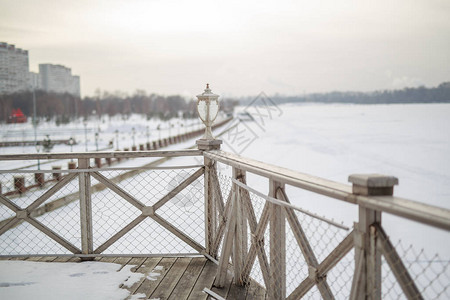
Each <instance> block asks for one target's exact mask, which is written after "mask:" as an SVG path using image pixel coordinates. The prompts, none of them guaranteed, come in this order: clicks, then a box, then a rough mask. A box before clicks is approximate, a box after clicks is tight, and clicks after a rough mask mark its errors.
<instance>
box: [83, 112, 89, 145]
mask: <svg viewBox="0 0 450 300" xmlns="http://www.w3.org/2000/svg"><path fill="white" fill-rule="evenodd" d="M83 125H84V143H85V146H86V147H85V149H86V152H87V151H88V146H87V142H88V141H87V120H84V121H83Z"/></svg>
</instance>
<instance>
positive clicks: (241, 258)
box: [203, 150, 450, 299]
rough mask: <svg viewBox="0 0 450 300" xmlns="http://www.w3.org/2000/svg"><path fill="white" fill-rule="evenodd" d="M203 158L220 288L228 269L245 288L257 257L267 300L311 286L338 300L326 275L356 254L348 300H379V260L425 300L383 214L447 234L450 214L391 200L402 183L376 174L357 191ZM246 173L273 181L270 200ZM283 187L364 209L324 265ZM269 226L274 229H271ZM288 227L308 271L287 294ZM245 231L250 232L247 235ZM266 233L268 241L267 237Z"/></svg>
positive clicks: (255, 164) (237, 161)
mask: <svg viewBox="0 0 450 300" xmlns="http://www.w3.org/2000/svg"><path fill="white" fill-rule="evenodd" d="M203 155H204V157H205V162H207V163H208V169H209V170H210V171H209V172H208V173H205V174H206V179H205V180H209V183H208V187H209V188H210V189H216V191H209V193H210V194H211V195H217V196H216V197H208V201H210V202H211V203H207V207H208V210H207V213H208V218H207V220H208V224H209V232H208V234H209V239H208V240H209V244H207V246H206V249H207V251H208V253H209V254H210V255H211V256H216V255H217V249H218V245H219V244H220V242H218V241H220V240H222V239H223V244H222V249H221V252H220V255H218V256H217V257H218V260H219V273H218V278H217V285H218V286H222V285H223V284H224V282H225V277H226V276H227V272H228V271H229V270H232V272H233V277H234V281H235V284H237V285H244V284H246V283H247V282H248V281H249V273H250V270H251V269H252V267H254V264H255V258H256V257H258V261H259V266H258V267H259V268H260V270H261V272H262V279H263V282H261V284H263V285H264V286H265V287H266V289H267V292H268V297H269V299H300V298H302V297H304V296H305V295H307V293H308V292H309V291H310V290H311V289H312V288H313V287H314V286H316V287H317V289H318V290H319V293H320V296H321V297H322V298H323V299H334V298H335V295H334V293H335V292H336V290H335V288H331V287H330V286H331V284H330V279H329V278H328V280H327V274H328V273H329V272H330V271H331V270H332V269H333V268H334V267H335V266H336V265H337V264H338V263H339V262H340V261H341V260H342V259H343V258H344V257H345V256H346V255H347V254H348V253H349V252H350V251H351V250H352V249H354V263H355V266H354V268H353V270H352V271H353V279H352V285H351V290H349V291H348V294H347V295H346V296H345V298H350V299H381V298H382V287H381V285H382V263H381V259H382V256H383V257H384V259H385V261H386V262H387V264H388V265H389V267H390V269H391V270H392V273H393V276H394V277H395V280H396V281H397V283H398V284H399V285H400V287H401V290H402V291H403V294H404V296H405V297H406V298H408V299H422V298H423V295H422V293H421V290H420V289H419V288H418V285H417V284H416V282H415V281H414V280H413V277H412V276H411V275H410V271H409V270H408V268H407V267H406V266H405V264H404V263H403V261H402V259H401V256H400V254H399V252H397V251H396V248H395V247H394V245H393V244H392V242H391V241H390V240H389V238H388V236H387V234H386V232H385V229H384V228H383V226H382V222H381V214H382V213H389V214H393V215H396V216H400V217H403V218H406V219H409V220H413V221H416V222H420V223H423V224H427V225H431V226H433V227H436V228H440V229H444V230H446V231H450V211H449V210H448V209H444V208H439V207H435V206H431V205H427V204H423V203H419V202H414V201H411V200H407V199H403V198H399V197H395V196H393V186H394V185H396V184H397V183H398V180H397V178H395V177H390V176H382V175H377V174H369V175H361V174H360V175H351V176H349V181H350V182H351V183H352V185H346V184H341V183H337V182H333V181H330V180H326V179H322V178H318V177H314V176H311V175H307V174H302V173H299V172H295V171H292V170H288V169H285V168H281V167H277V166H274V165H269V164H266V163H262V162H259V161H255V160H252V159H248V158H244V157H241V156H239V155H236V154H232V153H228V152H224V151H220V150H213V151H206V152H204V153H203ZM219 164H223V165H226V166H229V167H231V168H232V172H231V178H230V179H229V180H230V181H231V183H232V187H231V192H230V193H229V197H228V201H226V202H222V201H223V194H224V193H223V191H221V190H220V189H221V186H223V184H221V183H220V180H218V176H217V173H216V172H215V171H214V170H215V169H216V168H217V165H219ZM248 174H256V175H259V176H262V177H265V178H267V179H268V181H269V187H268V189H269V193H268V195H265V194H262V193H259V192H258V191H256V190H255V189H253V188H251V187H249V186H248V185H247V184H246V177H247V175H248ZM286 185H289V186H292V187H297V188H300V189H304V190H307V191H310V192H313V193H317V194H321V195H324V196H327V197H330V198H333V199H337V200H341V201H344V202H347V203H350V204H353V205H357V206H358V207H359V220H357V223H355V226H354V228H353V230H352V231H351V232H350V233H349V234H347V235H346V236H345V238H343V239H342V240H341V242H340V243H339V244H338V245H337V246H336V247H334V249H332V250H331V251H330V252H329V254H328V255H327V256H326V257H325V258H324V259H323V260H322V261H319V260H318V258H317V256H316V255H315V253H316V251H317V250H316V249H314V245H313V244H311V242H310V241H309V240H308V237H307V235H306V234H305V232H304V226H305V224H302V222H301V221H300V220H299V218H298V216H297V214H299V212H300V213H302V214H303V213H307V214H308V212H305V211H303V210H302V209H301V208H298V207H296V206H294V205H292V204H291V203H290V201H289V199H288V196H287V193H286V188H285V187H286ZM250 194H251V195H252V197H251V196H250ZM221 195H222V196H221ZM254 197H259V198H260V199H263V200H264V202H265V204H264V208H263V211H262V213H260V217H259V220H257V217H256V216H255V206H254V205H255V204H254V203H255V201H254ZM313 217H314V216H313ZM324 221H327V220H324ZM330 222H332V221H330ZM247 224H248V225H247ZM268 226H269V227H270V230H267V227H268ZM287 227H289V228H290V230H291V231H292V232H293V235H294V237H295V242H292V243H290V246H289V247H296V246H298V249H300V251H301V252H302V256H303V259H304V261H305V265H304V266H303V267H304V268H305V269H306V271H305V273H306V274H307V276H305V278H303V280H302V281H301V282H300V283H299V284H298V285H296V286H290V291H291V292H290V293H289V294H287V292H286V291H287V286H286V285H287V283H286V276H287V274H286V266H287V257H286V248H287V243H288V242H287V238H286V236H287V235H286V234H287V231H286V230H287ZM248 229H249V230H250V232H247V230H248ZM266 230H267V231H268V234H266V235H265V232H266ZM267 244H269V247H267ZM293 244H295V246H294V245H293ZM230 258H232V263H231V262H230ZM443 265H444V266H445V267H444V268H443V269H444V271H443V272H442V273H440V274H438V276H436V278H438V277H439V276H441V275H443V277H444V278H445V276H448V275H449V274H448V271H447V270H446V269H447V266H449V261H445V262H444V263H443ZM427 284H433V282H431V283H425V285H427ZM291 285H292V284H291ZM421 285H423V283H421ZM439 288H441V289H442V290H441V291H440V293H441V294H439V292H438V293H437V295H438V297H437V298H439V297H441V298H442V299H444V298H445V297H447V296H448V292H447V294H446V292H445V291H446V290H447V288H448V282H447V283H446V286H445V285H444V286H441V287H439ZM425 289H426V288H425ZM313 298H317V296H316V297H313ZM401 298H402V297H401Z"/></svg>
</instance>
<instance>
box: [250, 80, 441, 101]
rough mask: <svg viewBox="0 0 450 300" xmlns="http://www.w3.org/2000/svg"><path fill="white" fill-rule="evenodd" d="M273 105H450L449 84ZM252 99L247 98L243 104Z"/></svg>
mask: <svg viewBox="0 0 450 300" xmlns="http://www.w3.org/2000/svg"><path fill="white" fill-rule="evenodd" d="M270 98H271V99H272V100H273V101H274V102H275V103H289V102H316V103H354V104H393V103H438V102H440V103H442V102H444V103H450V82H444V83H441V84H440V85H439V86H437V87H432V88H426V87H424V86H421V87H417V88H404V89H402V90H385V91H375V92H369V93H363V92H329V93H316V94H308V95H302V96H281V95H275V96H271V97H270ZM251 100H252V99H250V98H247V99H245V101H244V102H247V103H248V102H249V101H251Z"/></svg>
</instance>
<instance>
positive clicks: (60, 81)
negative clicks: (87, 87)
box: [39, 64, 80, 97]
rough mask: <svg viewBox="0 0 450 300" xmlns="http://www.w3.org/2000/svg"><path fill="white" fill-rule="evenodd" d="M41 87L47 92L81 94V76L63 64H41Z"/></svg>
mask: <svg viewBox="0 0 450 300" xmlns="http://www.w3.org/2000/svg"><path fill="white" fill-rule="evenodd" d="M39 77H40V84H41V85H40V88H41V89H43V90H44V91H47V92H56V93H69V94H72V95H75V96H78V97H79V96H80V76H73V75H72V70H71V69H70V68H67V67H65V66H62V65H52V64H39Z"/></svg>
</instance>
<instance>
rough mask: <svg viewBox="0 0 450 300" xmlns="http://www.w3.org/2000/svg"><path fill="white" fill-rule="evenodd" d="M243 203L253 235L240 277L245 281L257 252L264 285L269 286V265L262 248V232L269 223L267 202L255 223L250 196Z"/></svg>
mask: <svg viewBox="0 0 450 300" xmlns="http://www.w3.org/2000/svg"><path fill="white" fill-rule="evenodd" d="M245 203H246V206H245V207H246V208H247V216H248V221H249V226H250V231H251V233H252V235H253V240H252V244H251V246H250V250H249V252H248V254H247V257H246V261H245V263H244V268H243V273H242V275H241V277H242V278H243V280H244V281H247V278H248V277H249V275H250V272H251V269H252V266H253V263H254V261H255V257H256V254H257V255H258V261H259V265H260V267H261V272H262V275H263V279H264V283H265V285H266V287H268V286H270V266H269V262H268V259H267V255H266V251H265V249H264V233H265V231H266V228H267V224H268V223H269V203H268V202H266V203H265V204H264V208H263V211H262V214H261V218H260V220H259V223H256V215H255V212H254V210H253V207H252V204H251V202H250V198H248V199H245Z"/></svg>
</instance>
